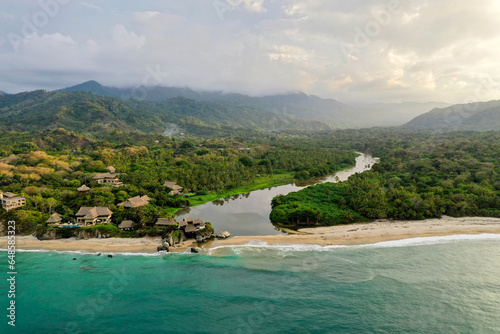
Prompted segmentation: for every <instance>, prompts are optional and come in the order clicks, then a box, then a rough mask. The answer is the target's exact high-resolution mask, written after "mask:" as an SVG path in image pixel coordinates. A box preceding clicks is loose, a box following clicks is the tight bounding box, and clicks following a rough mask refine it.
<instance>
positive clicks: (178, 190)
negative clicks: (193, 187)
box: [163, 181, 184, 195]
mask: <svg viewBox="0 0 500 334" xmlns="http://www.w3.org/2000/svg"><path fill="white" fill-rule="evenodd" d="M163 185H164V186H165V187H169V188H170V189H172V191H171V192H169V194H170V195H178V194H182V190H183V189H184V188H182V187H181V186H180V185H178V184H177V183H176V182H170V181H165V183H164V184H163Z"/></svg>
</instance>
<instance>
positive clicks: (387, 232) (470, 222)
mask: <svg viewBox="0 0 500 334" xmlns="http://www.w3.org/2000/svg"><path fill="white" fill-rule="evenodd" d="M289 233H293V234H289V235H264V236H236V237H233V238H230V239H227V240H220V241H213V242H211V243H210V244H209V245H207V246H206V247H207V248H212V247H218V246H230V245H243V244H247V243H249V242H251V241H253V240H259V241H263V242H266V243H268V244H270V245H272V244H314V245H321V246H329V245H364V244H374V243H378V242H383V241H392V240H403V239H409V238H419V237H436V236H447V235H461V234H483V233H492V234H500V219H499V218H485V217H464V218H452V217H442V218H440V219H427V220H421V221H388V220H380V221H376V222H371V223H360V224H350V225H339V226H326V227H316V228H303V229H300V230H298V231H297V232H294V231H289Z"/></svg>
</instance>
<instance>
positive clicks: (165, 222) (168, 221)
mask: <svg viewBox="0 0 500 334" xmlns="http://www.w3.org/2000/svg"><path fill="white" fill-rule="evenodd" d="M175 225H177V222H176V221H175V220H174V219H172V218H158V221H157V222H156V224H155V226H159V227H162V226H175Z"/></svg>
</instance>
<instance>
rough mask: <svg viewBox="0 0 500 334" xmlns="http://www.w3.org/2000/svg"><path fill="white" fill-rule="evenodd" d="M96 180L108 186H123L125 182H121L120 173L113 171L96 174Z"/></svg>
mask: <svg viewBox="0 0 500 334" xmlns="http://www.w3.org/2000/svg"><path fill="white" fill-rule="evenodd" d="M94 180H96V181H97V183H99V184H104V185H107V186H113V187H121V186H123V183H122V182H120V179H119V178H118V175H116V174H112V173H101V174H97V175H96V176H94Z"/></svg>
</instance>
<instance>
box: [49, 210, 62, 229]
mask: <svg viewBox="0 0 500 334" xmlns="http://www.w3.org/2000/svg"><path fill="white" fill-rule="evenodd" d="M61 221H62V218H61V216H59V214H58V213H54V214H53V215H52V216H50V218H49V219H47V221H46V223H47V226H55V227H59V224H60V223H61Z"/></svg>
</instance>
